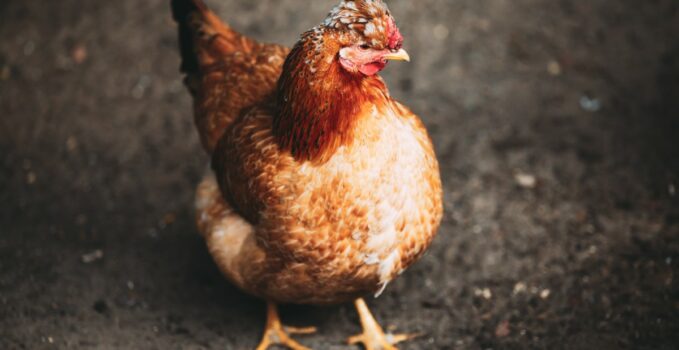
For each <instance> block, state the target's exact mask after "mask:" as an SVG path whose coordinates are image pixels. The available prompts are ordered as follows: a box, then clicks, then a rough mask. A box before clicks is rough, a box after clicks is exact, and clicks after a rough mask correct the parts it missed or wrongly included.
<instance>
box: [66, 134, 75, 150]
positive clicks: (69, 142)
mask: <svg viewBox="0 0 679 350" xmlns="http://www.w3.org/2000/svg"><path fill="white" fill-rule="evenodd" d="M76 148H78V140H77V139H76V138H75V137H73V136H69V137H68V139H66V149H67V150H68V151H69V152H73V151H75V149H76Z"/></svg>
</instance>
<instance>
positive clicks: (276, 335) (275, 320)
mask: <svg viewBox="0 0 679 350" xmlns="http://www.w3.org/2000/svg"><path fill="white" fill-rule="evenodd" d="M315 332H316V327H306V328H296V327H287V326H283V325H282V324H281V319H280V318H279V317H278V309H277V308H276V304H275V303H273V302H270V301H268V302H267V303H266V329H265V330H264V336H263V337H262V341H261V342H260V343H259V346H258V347H257V350H266V349H268V348H269V347H270V346H273V345H282V346H285V347H287V348H289V349H292V350H311V349H309V348H307V347H305V346H302V345H301V344H300V343H298V342H296V341H294V340H293V339H292V338H290V336H289V334H290V335H292V334H311V333H315Z"/></svg>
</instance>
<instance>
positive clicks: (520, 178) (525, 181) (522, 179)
mask: <svg viewBox="0 0 679 350" xmlns="http://www.w3.org/2000/svg"><path fill="white" fill-rule="evenodd" d="M514 179H515V180H516V183H517V184H519V186H521V187H523V188H535V186H536V185H537V183H538V180H537V178H535V175H531V174H522V173H519V174H516V175H514Z"/></svg>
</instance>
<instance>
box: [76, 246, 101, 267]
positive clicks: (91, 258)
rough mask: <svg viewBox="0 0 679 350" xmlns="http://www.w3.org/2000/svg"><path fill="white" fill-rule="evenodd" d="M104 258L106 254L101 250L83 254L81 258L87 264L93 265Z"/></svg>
mask: <svg viewBox="0 0 679 350" xmlns="http://www.w3.org/2000/svg"><path fill="white" fill-rule="evenodd" d="M103 257H104V252H103V251H102V250H101V249H97V250H94V251H92V252H90V253H87V254H83V256H82V257H81V260H82V262H83V263H85V264H91V263H93V262H95V261H97V260H100V259H102V258H103Z"/></svg>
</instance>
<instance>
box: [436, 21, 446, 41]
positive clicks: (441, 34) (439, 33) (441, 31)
mask: <svg viewBox="0 0 679 350" xmlns="http://www.w3.org/2000/svg"><path fill="white" fill-rule="evenodd" d="M449 34H450V30H449V29H448V27H446V26H445V25H443V24H437V25H435V26H434V38H436V39H437V40H444V39H446V38H447V37H448V35H449Z"/></svg>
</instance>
